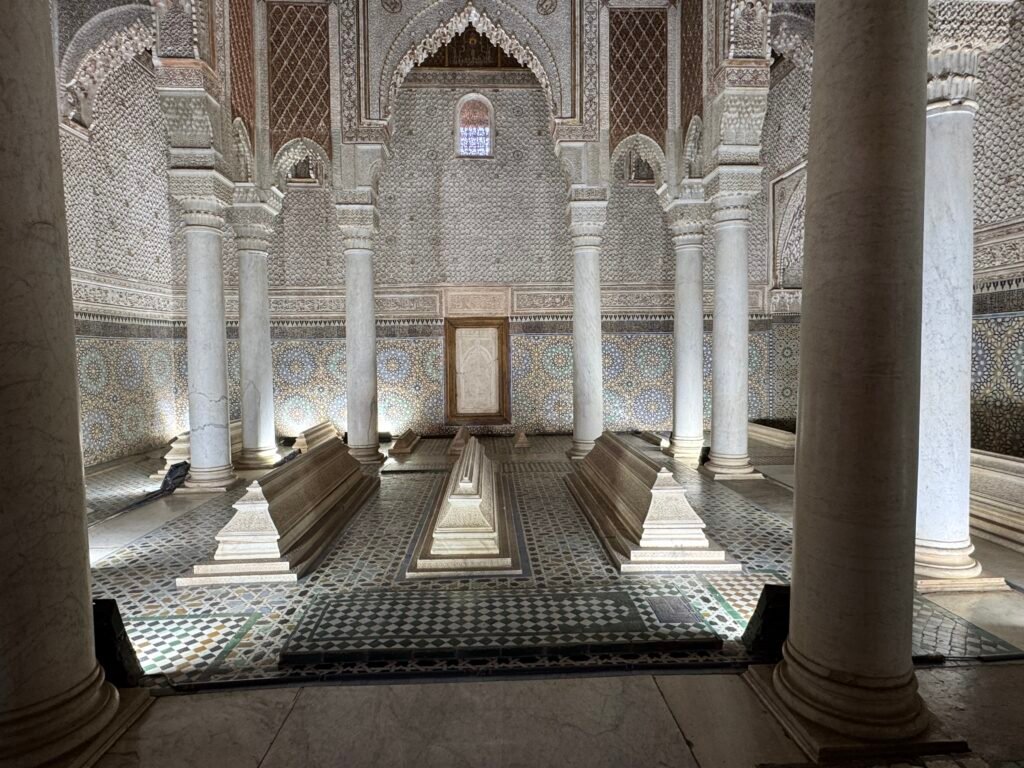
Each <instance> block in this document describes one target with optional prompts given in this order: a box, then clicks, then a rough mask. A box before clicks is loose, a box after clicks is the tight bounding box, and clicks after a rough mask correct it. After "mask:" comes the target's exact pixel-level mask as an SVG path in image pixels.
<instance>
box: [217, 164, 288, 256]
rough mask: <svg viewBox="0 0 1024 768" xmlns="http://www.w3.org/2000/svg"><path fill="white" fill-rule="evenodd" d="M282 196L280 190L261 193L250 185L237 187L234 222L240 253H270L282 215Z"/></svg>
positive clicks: (233, 207)
mask: <svg viewBox="0 0 1024 768" xmlns="http://www.w3.org/2000/svg"><path fill="white" fill-rule="evenodd" d="M282 197H283V196H282V195H281V193H280V192H279V191H277V190H276V189H270V190H261V189H259V188H258V187H257V186H256V185H255V184H252V183H249V182H246V183H243V184H236V185H235V199H234V204H233V205H232V206H231V216H230V222H231V229H232V230H233V231H234V233H235V248H236V249H237V250H239V251H262V252H264V253H266V252H268V251H269V250H270V239H271V237H273V234H274V220H275V219H276V218H277V215H278V214H279V213H280V212H281V201H282Z"/></svg>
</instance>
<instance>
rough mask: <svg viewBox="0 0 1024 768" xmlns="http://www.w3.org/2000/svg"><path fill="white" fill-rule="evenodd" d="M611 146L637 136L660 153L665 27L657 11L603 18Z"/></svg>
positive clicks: (620, 12)
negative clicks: (655, 145) (653, 144)
mask: <svg viewBox="0 0 1024 768" xmlns="http://www.w3.org/2000/svg"><path fill="white" fill-rule="evenodd" d="M608 30H609V34H608V40H609V43H608V49H609V58H610V68H609V83H608V91H609V93H608V95H609V111H610V116H611V146H612V148H613V149H614V148H615V147H616V146H618V144H619V142H620V141H622V140H623V139H624V138H626V137H627V136H631V135H632V134H634V133H642V134H644V135H646V136H649V137H650V138H652V139H654V140H655V141H656V142H658V144H659V145H660V146H662V147H664V143H665V128H666V127H667V124H668V90H667V88H668V25H667V22H666V14H665V11H664V10H661V9H643V10H632V9H630V10H624V9H613V10H611V11H609V15H608Z"/></svg>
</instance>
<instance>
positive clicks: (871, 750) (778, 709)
mask: <svg viewBox="0 0 1024 768" xmlns="http://www.w3.org/2000/svg"><path fill="white" fill-rule="evenodd" d="M780 666H781V664H780V665H777V666H775V667H771V666H768V665H765V664H757V665H752V666H750V667H748V668H747V671H746V672H745V673H744V674H743V680H744V681H745V682H746V683H747V685H749V686H750V687H751V689H752V690H753V691H754V693H755V694H756V695H757V697H758V699H760V700H761V703H762V704H764V706H765V708H766V709H767V710H768V711H769V712H770V713H771V714H772V716H773V717H774V718H775V719H776V720H777V721H778V723H779V724H780V725H781V726H782V728H783V730H785V731H786V734H787V735H788V736H789V737H790V738H791V739H793V741H795V742H796V743H797V746H799V747H800V749H801V750H803V752H804V754H806V755H807V756H808V757H809V758H810V759H811V760H812V761H813V762H815V763H824V762H832V761H844V760H867V759H871V760H874V759H878V758H889V757H894V758H900V757H912V756H915V755H938V754H942V755H947V754H958V753H961V752H967V751H968V747H967V742H966V741H964V740H963V739H960V738H957V737H954V736H951V735H949V734H948V733H947V732H946V731H945V729H944V728H943V726H942V723H941V722H940V721H939V720H938V719H937V718H936V717H934V716H933V715H931V714H930V713H929V712H928V710H927V709H926V708H925V707H924V704H923V702H922V703H921V704H920V710H919V713H918V715H917V716H916V717H914V718H912V724H913V728H912V729H911V730H913V731H916V733H914V734H913V735H911V736H907V737H903V738H899V739H873V738H870V737H867V738H863V739H862V738H857V737H854V736H847V735H845V734H843V733H839V732H837V731H834V730H830V729H828V728H826V727H824V726H822V725H819V724H818V723H817V722H815V721H812V720H810V719H808V718H807V717H804V716H803V715H802V714H801V713H799V712H797V711H795V710H794V709H793V708H792V707H791V706H790V703H789V701H788V700H787V698H784V697H782V696H780V695H779V692H778V689H777V687H776V686H777V685H778V682H777V679H778V676H779V667H780ZM773 671H774V674H773ZM832 684H833V685H836V684H835V683H832ZM915 688H916V686H915ZM913 695H914V696H917V693H916V691H915V693H914V694H913ZM918 701H920V699H918ZM881 722H882V723H883V724H884V723H885V720H884V717H882V718H881Z"/></svg>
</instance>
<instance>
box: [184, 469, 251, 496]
mask: <svg viewBox="0 0 1024 768" xmlns="http://www.w3.org/2000/svg"><path fill="white" fill-rule="evenodd" d="M239 482H241V481H240V480H239V478H238V477H237V476H236V475H235V473H234V472H233V471H232V466H231V465H230V464H225V465H223V466H220V467H203V468H201V469H196V468H195V467H192V468H191V469H190V470H189V473H188V477H187V478H185V485H184V486H182V487H181V488H179V489H178V491H177V492H178V493H181V492H185V493H223V492H224V491H227V490H228V489H230V488H231V487H233V486H235V485H237V484H238V483H239Z"/></svg>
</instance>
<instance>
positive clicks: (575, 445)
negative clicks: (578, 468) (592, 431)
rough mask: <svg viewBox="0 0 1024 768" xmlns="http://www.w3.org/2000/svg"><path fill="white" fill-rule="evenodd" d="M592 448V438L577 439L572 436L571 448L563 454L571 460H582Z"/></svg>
mask: <svg viewBox="0 0 1024 768" xmlns="http://www.w3.org/2000/svg"><path fill="white" fill-rule="evenodd" d="M592 450H594V441H593V440H577V439H576V438H573V440H572V448H570V449H569V450H568V451H566V452H565V455H566V456H568V457H569V458H570V459H572V460H573V461H582V460H583V459H585V458H587V454H588V453H590V452H591V451H592Z"/></svg>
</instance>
